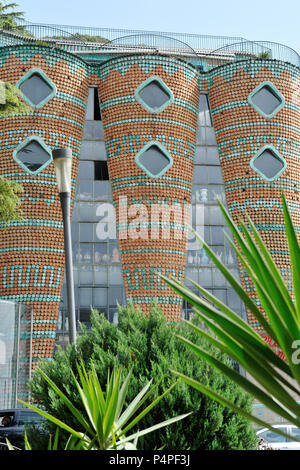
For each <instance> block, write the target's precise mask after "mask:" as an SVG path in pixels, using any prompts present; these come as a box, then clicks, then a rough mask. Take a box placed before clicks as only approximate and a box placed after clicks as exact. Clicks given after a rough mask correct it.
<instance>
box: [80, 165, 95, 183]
mask: <svg viewBox="0 0 300 470" xmlns="http://www.w3.org/2000/svg"><path fill="white" fill-rule="evenodd" d="M78 178H82V179H90V180H92V179H94V164H93V162H79V169H78Z"/></svg>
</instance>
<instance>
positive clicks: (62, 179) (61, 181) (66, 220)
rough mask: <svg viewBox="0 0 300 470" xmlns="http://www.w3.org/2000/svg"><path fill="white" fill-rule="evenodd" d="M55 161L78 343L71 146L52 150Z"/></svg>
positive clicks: (71, 317) (72, 320)
mask: <svg viewBox="0 0 300 470" xmlns="http://www.w3.org/2000/svg"><path fill="white" fill-rule="evenodd" d="M52 157H53V163H54V167H55V172H56V180H57V185H58V191H59V196H60V202H61V209H62V214H63V224H64V245H65V265H66V283H67V299H68V318H69V338H70V343H71V344H72V343H74V344H75V343H76V317H75V296H74V282H73V262H72V239H71V223H70V206H71V169H72V150H71V149H70V148H64V149H55V150H53V151H52Z"/></svg>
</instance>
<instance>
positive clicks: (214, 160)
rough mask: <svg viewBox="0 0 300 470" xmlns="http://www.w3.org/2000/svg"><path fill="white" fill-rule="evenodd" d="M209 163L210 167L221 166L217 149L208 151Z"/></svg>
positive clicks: (210, 148)
mask: <svg viewBox="0 0 300 470" xmlns="http://www.w3.org/2000/svg"><path fill="white" fill-rule="evenodd" d="M207 163H208V164H210V165H219V164H220V160H219V153H218V149H217V147H208V149H207Z"/></svg>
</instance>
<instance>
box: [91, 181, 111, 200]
mask: <svg viewBox="0 0 300 470" xmlns="http://www.w3.org/2000/svg"><path fill="white" fill-rule="evenodd" d="M94 192H95V195H94V197H95V199H96V200H97V199H100V200H101V199H102V200H107V193H108V183H107V181H95V182H94Z"/></svg>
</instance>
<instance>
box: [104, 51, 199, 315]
mask: <svg viewBox="0 0 300 470" xmlns="http://www.w3.org/2000/svg"><path fill="white" fill-rule="evenodd" d="M100 80H101V82H100V99H101V114H102V120H103V126H104V133H105V141H106V152H107V159H108V169H109V176H110V180H111V185H112V193H113V200H114V205H115V209H116V220H117V233H118V239H119V246H120V252H121V261H122V269H123V277H124V283H125V289H126V294H127V299H131V300H132V302H133V303H134V304H135V305H137V306H139V307H140V308H141V309H142V310H143V311H144V312H145V313H146V312H148V310H149V305H150V304H151V303H152V302H153V301H154V300H155V299H156V301H157V303H158V305H159V306H160V307H161V308H162V310H163V312H164V314H165V316H166V318H167V319H168V320H179V319H180V313H181V303H182V299H181V298H180V297H179V296H177V295H176V293H174V291H172V290H171V289H169V288H167V286H166V285H165V284H164V282H163V281H161V280H160V278H159V277H158V276H157V274H158V273H161V274H163V275H166V276H170V275H172V276H174V277H176V278H177V279H179V280H183V279H184V271H185V265H186V247H187V233H186V232H185V228H184V224H185V222H186V218H185V214H187V212H188V208H189V205H190V203H191V190H192V181H193V161H194V148H195V143H196V126H197V115H198V104H199V89H198V85H197V71H196V70H195V69H194V68H193V67H192V66H190V65H188V64H186V63H185V62H183V61H180V60H177V59H174V58H170V57H166V56H159V55H140V54H137V55H130V56H126V57H119V58H116V59H112V60H110V61H108V62H107V63H106V64H104V65H103V66H102V67H101V69H100Z"/></svg>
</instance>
